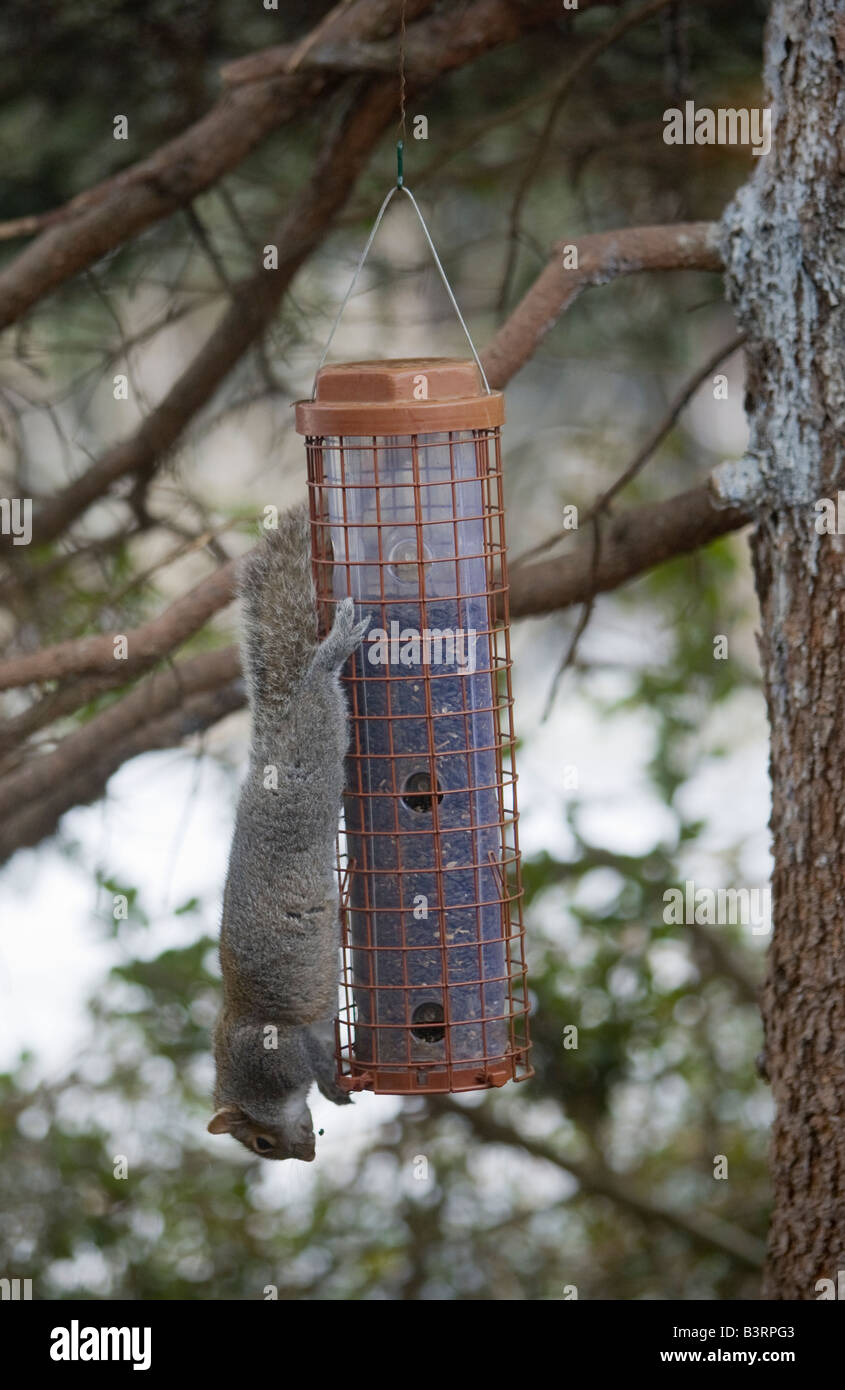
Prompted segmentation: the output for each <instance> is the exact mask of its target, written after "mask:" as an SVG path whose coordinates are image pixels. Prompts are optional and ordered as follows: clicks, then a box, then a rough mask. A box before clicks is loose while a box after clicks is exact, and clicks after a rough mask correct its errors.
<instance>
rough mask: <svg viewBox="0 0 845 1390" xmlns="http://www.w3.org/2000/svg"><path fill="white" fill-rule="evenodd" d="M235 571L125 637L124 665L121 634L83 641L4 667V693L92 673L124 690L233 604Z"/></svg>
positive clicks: (0, 669) (229, 567)
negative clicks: (117, 647) (109, 675)
mask: <svg viewBox="0 0 845 1390" xmlns="http://www.w3.org/2000/svg"><path fill="white" fill-rule="evenodd" d="M236 565H237V562H236V561H235V560H230V561H229V563H228V564H226V565H221V566H220V568H219V569H217V570H215V571H214V573H213V574H210V575H208V576H207V577H206V578H205V579H203V580H201V581H200V583H199V584H197V585H195V587H194V588H193V589H191V590H190V591H189V592H188V593H187V594H183V595H182V597H181V598H178V599H176V601H175V603H172V604H171V605H170V607H169V608H166V609H165V610H164V612H163V613H161V614H159V616H158V617H157V618H152V619H151V620H150V621H149V622H146V623H142V624H141V626H140V627H136V628H130V629H129V631H128V632H125V633H124V634H123V636H124V637H125V638H126V646H127V656H126V658H125V660H122V661H117V660H115V655H114V637H115V635H116V634H112V633H102V634H99V635H97V636H95V637H79V638H75V639H74V640H72V641H69V642H59V643H58V644H57V645H56V646H54V647H42V648H41V649H40V650H39V651H35V652H27V653H26V654H25V655H23V656H14V657H11V658H10V659H9V660H8V661H3V662H0V690H10V689H12V688H13V687H15V686H21V685H32V684H34V683H36V682H39V681H50V680H61V679H62V678H63V677H65V676H70V675H73V676H81V675H84V674H86V673H90V672H96V673H97V674H98V675H103V674H104V673H106V672H112V671H113V672H114V674H115V679H114V681H113V682H111V684H113V685H125V684H126V683H127V682H128V681H130V680H131V679H132V678H133V677H135V676H139V675H143V673H144V672H145V671H148V670H149V668H150V667H151V666H152V665H154V664H155V662H156V661H159V660H160V659H161V658H162V657H163V656H167V655H168V654H169V653H170V652H173V651H175V650H176V648H177V647H179V646H181V644H182V643H183V642H184V641H186V639H187V638H188V637H190V636H192V635H193V633H195V632H198V631H199V629H200V628H201V627H202V626H203V624H204V623H205V622H207V621H208V619H209V618H210V617H211V616H212V614H213V613H216V612H218V610H219V609H221V608H225V606H226V604H227V603H230V602H231V600H232V597H233V595H234V583H235V569H236Z"/></svg>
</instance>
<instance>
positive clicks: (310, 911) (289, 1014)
mask: <svg viewBox="0 0 845 1390" xmlns="http://www.w3.org/2000/svg"><path fill="white" fill-rule="evenodd" d="M308 527H309V523H308V510H307V507H305V506H300V507H297V508H295V509H294V510H293V511H291V512H287V513H286V514H285V515H284V516H283V517H281V518H280V520H279V525H278V528H277V529H275V530H272V531H268V533H267V537H266V539H264V540H263V541H261V542H260V543H259V545H258V546H256V548H255V550H253V551H252V552H251V553H250V555H249V556H248V557H247V559H246V561H245V562H244V564H243V565H242V566H241V571H240V581H239V592H240V597H241V603H242V610H243V623H242V629H243V638H242V658H243V667H244V671H245V673H246V681H247V690H248V693H249V704H250V710H251V714H252V740H251V747H250V759H249V770H248V772H247V776H246V780H245V782H244V785H243V787H242V789H241V795H240V801H239V803H238V812H237V819H236V822H235V833H234V838H233V841H232V849H231V854H230V857H229V869H228V875H227V879H226V888H225V893H224V898H223V920H222V925H221V929H220V965H221V969H222V972H223V1006H222V1009H221V1011H220V1015H219V1017H218V1019H217V1024H216V1027H215V1031H214V1059H215V1063H216V1066H217V1083H216V1086H215V1091H214V1104H215V1106H216V1113H215V1115H214V1116H213V1118H212V1119H211V1121H210V1122H209V1125H208V1128H209V1130H210V1132H211V1133H212V1134H231V1135H233V1136H234V1137H235V1139H238V1140H240V1142H241V1143H242V1144H244V1145H245V1146H246V1147H247V1148H248V1149H250V1150H251V1151H252V1152H253V1153H256V1154H259V1155H260V1156H261V1157H262V1158H299V1159H304V1160H305V1161H306V1162H308V1161H310V1160H311V1159H313V1158H314V1152H315V1140H314V1128H313V1125H312V1122H311V1112H310V1110H309V1109H308V1104H307V1098H308V1092H309V1090H310V1088H311V1084H312V1082H314V1081H316V1083H317V1085H318V1086H319V1088H320V1090H321V1091H322V1093H323V1095H324V1096H327V1097H328V1098H329V1100H332V1101H334V1102H335V1104H337V1105H344V1104H347V1103H348V1101H349V1096H348V1095H347V1093H346V1092H345V1091H344V1090H343V1089H342V1088H341V1087H340V1086H338V1085H337V1083H336V1081H335V1068H334V1057H333V1049H332V1048H331V1046H330V1039H331V1020H332V1018H333V1016H334V1013H335V1010H336V1007H337V986H338V966H339V955H338V952H339V908H338V893H337V880H336V876H335V871H334V846H335V835H336V832H337V824H338V815H339V810H340V800H341V795H342V792H343V764H344V757H345V754H346V750H347V745H348V725H347V714H346V705H345V701H344V696H343V693H342V690H341V687H340V680H339V677H340V671H341V669H342V667H343V665H344V663H345V661H346V660H347V658H348V657H349V656H351V654H352V653H353V652H354V651H355V649H356V648H357V647H358V645H359V644H360V642H361V640H362V638H363V636H364V633H365V631H366V629H367V625H368V623H369V619H367V620H365V621H364V622H361V623H357V624H356V622H355V617H354V605H353V602H352V599H343V600H342V601H341V602H340V603H338V605H337V607H336V609H335V616H334V625H333V627H332V629H331V631H330V632H329V634H328V636H327V637H326V638H325V639H324V640H323V641H322V642H318V639H317V608H316V602H315V596H314V586H313V583H312V579H311V561H310V555H309V544H308Z"/></svg>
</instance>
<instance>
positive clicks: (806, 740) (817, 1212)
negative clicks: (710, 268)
mask: <svg viewBox="0 0 845 1390" xmlns="http://www.w3.org/2000/svg"><path fill="white" fill-rule="evenodd" d="M766 83H767V88H768V95H767V104H769V105H770V106H771V107H772V120H773V126H774V134H773V147H772V150H771V152H770V153H769V154H768V155H764V156H762V157H760V158H759V159H758V160H757V167H756V169H755V171H754V175H753V177H752V179H751V180H750V182H749V183H748V184H746V185H745V187H744V188H743V189H741V191H740V193H739V194H738V196H737V198H736V199H735V200H734V202H733V203H732V205H731V206H730V207H729V208H728V210H727V212H726V214H725V217H724V219H723V249H724V253H725V260H726V264H727V267H728V281H727V283H728V295H729V298H730V299H731V301H732V303H733V305H734V307H735V308H736V310H737V314H738V317H739V320H740V323H741V324H742V326H743V327H744V328H745V329H746V330H747V332H748V346H747V355H748V371H749V376H748V395H747V401H746V407H747V410H748V414H749V422H750V427H751V439H750V443H749V455H750V457H751V458H752V459H753V460H756V463H757V465H758V468H759V482H758V483H757V484H756V485H755V486H756V492H755V504H756V506H755V515H756V520H757V525H756V528H755V532H754V535H753V537H752V542H751V544H752V551H753V558H754V568H755V575H756V583H757V591H758V595H759V600H760V608H761V623H762V632H761V635H760V650H761V655H762V661H763V671H764V677H765V683H766V696H767V701H768V709H769V721H770V724H771V775H772V784H773V805H772V819H771V828H772V835H773V852H774V858H775V869H774V877H773V902H774V931H773V939H772V944H771V948H770V952H769V961H768V971H767V979H766V985H765V989H764V993H763V1018H764V1025H765V1037H766V1044H765V1047H766V1063H767V1068H768V1073H769V1077H770V1079H771V1083H772V1088H773V1094H774V1099H775V1105H776V1119H775V1124H774V1132H773V1138H772V1175H773V1183H774V1212H773V1218H772V1227H771V1233H770V1238H769V1254H768V1263H767V1269H766V1276H765V1283H764V1296H765V1297H766V1298H771V1299H816V1298H819V1297H820V1290H819V1289H818V1288H817V1281H819V1280H821V1279H829V1280H833V1281H834V1284H835V1282H836V1274H837V1270H838V1269H845V928H843V919H845V843H843V841H845V776H844V775H843V773H845V720H842V719H841V718H839V715H840V713H841V709H842V702H843V696H845V535H843V536H839V535H830V534H819V533H818V532H817V530H816V522H817V520H818V519H819V516H820V514H819V513H818V512H817V511H816V509H815V505H814V504H815V503H816V502H817V501H819V500H820V499H822V498H829V499H831V500H832V501H833V502H834V503H835V502H836V501H837V493H838V492H839V490H840V489H845V471H843V467H842V458H843V440H845V307H843V299H844V298H845V273H843V268H844V267H845V179H843V174H845V5H843V3H842V0H775V3H774V4H773V6H772V12H771V15H770V18H769V22H768V28H767V36H766ZM842 501H843V516H842V523H841V524H842V527H843V531H844V532H845V496H843V498H842Z"/></svg>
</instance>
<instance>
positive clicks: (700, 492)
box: [510, 485, 753, 618]
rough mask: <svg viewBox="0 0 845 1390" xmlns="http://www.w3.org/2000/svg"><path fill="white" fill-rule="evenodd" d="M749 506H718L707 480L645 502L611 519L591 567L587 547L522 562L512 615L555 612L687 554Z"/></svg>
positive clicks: (740, 521) (740, 519) (736, 522)
mask: <svg viewBox="0 0 845 1390" xmlns="http://www.w3.org/2000/svg"><path fill="white" fill-rule="evenodd" d="M752 517H753V513H752V511H751V508H750V507H748V508H745V507H720V506H718V505H717V504H716V501H715V499H714V496H713V493H712V491H711V489H710V488H709V487H708V486H706V485H705V486H702V487H696V488H691V489H690V490H689V491H688V492H682V493H679V494H678V495H677V496H676V497H670V498H669V499H668V500H667V501H665V502H648V503H645V504H644V505H643V506H641V507H631V508H630V509H629V510H628V511H626V512H623V513H622V514H621V515H619V516H616V517H614V518H613V519H612V520H610V521H609V522H608V524H607V526H606V528H605V531H604V532H603V534H602V545H601V554H600V556H599V560H598V564H597V565H596V566H595V568H594V567H593V565H592V563H591V561H592V556H591V553H589V552H590V548H589V547H588V546H587V545H582V546H580V547H579V548H578V550H576V551H575V552H574V553H573V554H570V555H562V556H558V557H557V558H556V559H550V560H542V561H539V562H538V563H537V564H532V565H520V566H519V567H518V568H516V569H515V571H514V574H513V580H512V583H511V591H510V611H511V614H512V616H513V617H515V618H524V617H534V616H536V615H538V614H541V613H553V612H555V611H556V610H557V609H558V608H566V607H567V606H568V605H569V604H571V603H584V602H585V601H586V600H587V599H589V598H590V597H591V595H594V594H602V593H607V592H608V591H609V590H611V589H618V588H619V586H620V584H624V583H625V581H626V580H627V579H633V578H635V577H636V576H637V575H639V574H643V573H644V571H646V570H649V569H652V568H653V567H654V566H655V565H660V564H662V563H663V562H664V561H665V560H671V559H673V558H674V557H675V556H676V555H688V554H689V553H690V551H693V550H698V549H699V548H700V547H701V546H702V545H707V544H709V542H710V541H712V540H715V539H716V538H717V536H724V535H726V534H727V533H728V532H729V531H738V530H739V528H740V527H741V526H745V525H747V523H748V522H749V521H751V520H752Z"/></svg>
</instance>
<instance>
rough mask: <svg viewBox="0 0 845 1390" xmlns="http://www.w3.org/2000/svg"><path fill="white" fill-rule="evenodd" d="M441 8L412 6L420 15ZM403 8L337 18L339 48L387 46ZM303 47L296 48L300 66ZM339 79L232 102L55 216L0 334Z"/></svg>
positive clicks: (4, 304)
mask: <svg viewBox="0 0 845 1390" xmlns="http://www.w3.org/2000/svg"><path fill="white" fill-rule="evenodd" d="M431 3H432V0H409V4H410V5H411V6H412V8H413V12H414V13H419V12H420V11H423V10H426V9H428V8H430V6H431ZM399 4H400V0H360V3H358V4H356V5H355V6H354V8H352V9H350V10H348V11H345V12H344V13H343V14H341V15H339V16H338V19H337V23H336V25H335V28H334V39H335V41H336V42H345V41H347V40H348V41H352V42H354V41H356V40H358V39H368V38H375V37H378V36H380V35H381V34H383V33H384V32H385V28H386V27H390V26H391V25H392V24H394V23H395V22H396V20H397V18H398V15H399ZM298 46H299V45H290V47H289V48H288V57H289V58H290V57H292V56H293V54H294V53H295V51H296V48H297V47H298ZM332 80H336V79H332V78H330V77H329V76H324V75H322V74H320V73H315V72H313V71H310V72H308V71H303V72H295V73H292V74H288V73H286V72H282V73H281V74H277V75H276V76H274V77H272V78H270V79H268V80H267V81H265V82H255V83H252V84H250V85H248V86H243V87H239V88H237V89H236V90H233V91H229V92H226V93H225V94H224V95H223V96H222V97H221V99H220V100H219V101H218V102H217V103H216V104H215V105H214V106H213V107H212V108H211V110H210V111H209V112H208V113H207V114H206V115H205V116H203V117H202V119H201V120H199V121H197V122H196V123H195V124H194V125H192V126H190V127H189V128H188V129H187V130H186V131H184V132H183V134H182V135H179V136H177V137H176V139H175V140H170V141H168V143H167V144H166V145H163V146H162V147H161V148H160V149H159V150H157V151H156V152H155V154H153V155H151V156H150V158H149V159H145V160H142V161H141V162H140V163H139V164H135V165H133V166H132V167H131V168H129V169H126V170H124V171H123V172H122V173H120V174H117V175H116V176H115V177H113V178H110V179H106V180H105V181H104V182H103V183H101V184H98V185H97V186H96V187H95V188H92V189H88V190H86V191H85V192H84V193H81V194H79V196H78V197H76V198H74V199H73V200H72V201H71V202H70V203H69V204H67V206H66V207H64V208H63V209H57V210H56V211H55V212H54V213H52V214H50V217H51V225H50V226H49V227H48V228H47V230H46V231H44V232H42V234H41V236H39V237H38V238H37V240H36V241H34V242H33V243H32V244H31V245H30V246H28V247H27V248H26V250H25V251H23V252H21V254H20V255H19V256H17V257H16V258H15V260H13V261H12V262H11V264H10V265H8V266H7V267H6V268H5V269H4V270H3V271H2V272H0V328H5V327H6V326H7V325H8V324H10V323H14V322H15V321H16V320H17V319H19V318H20V317H21V315H22V314H24V313H25V312H26V311H27V309H29V308H31V306H32V305H33V304H35V303H36V302H37V301H38V300H39V299H41V298H43V297H44V295H46V294H49V293H50V292H51V291H52V290H55V289H56V288H57V287H58V286H59V285H61V284H64V282H65V281H67V280H69V279H71V277H72V276H74V275H77V274H78V273H79V272H80V271H82V270H84V269H86V268H87V267H88V266H91V265H93V264H94V262H95V261H98V260H99V259H100V257H101V256H104V255H105V254H106V252H108V251H112V250H114V248H115V247H117V246H120V245H121V244H122V243H123V242H125V241H127V240H128V239H129V238H130V237H133V236H136V235H137V234H138V233H139V232H141V231H143V230H144V229H145V228H146V227H149V226H151V225H152V224H153V223H155V222H158V221H161V219H162V218H164V217H168V216H169V215H170V214H171V213H173V212H175V211H176V210H177V209H178V208H180V207H184V206H185V205H186V204H187V203H190V202H191V201H192V199H194V198H196V197H197V195H198V194H199V193H202V192H203V191H204V190H205V189H206V188H210V187H211V186H212V185H213V184H214V183H216V182H217V181H218V180H219V179H221V178H222V177H223V175H224V174H227V173H228V172H229V171H230V170H231V169H233V168H235V167H236V166H237V165H238V164H240V163H241V161H242V160H244V159H245V158H246V156H247V155H248V154H250V153H251V151H252V150H253V149H255V147H256V146H257V145H258V144H260V142H261V141H262V140H263V139H264V138H265V137H266V136H267V135H269V134H270V132H271V131H273V130H275V129H277V128H278V127H279V126H281V125H284V124H285V123H286V122H287V121H290V120H291V119H292V118H293V117H294V116H295V115H297V114H298V113H299V112H302V111H305V110H306V109H307V108H308V107H310V106H311V105H313V104H314V102H315V101H316V100H317V98H318V97H319V96H321V95H322V93H323V92H324V91H325V90H326V89H327V87H328V86H329V83H330V82H331V81H332Z"/></svg>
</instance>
